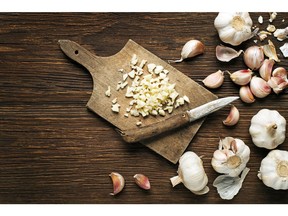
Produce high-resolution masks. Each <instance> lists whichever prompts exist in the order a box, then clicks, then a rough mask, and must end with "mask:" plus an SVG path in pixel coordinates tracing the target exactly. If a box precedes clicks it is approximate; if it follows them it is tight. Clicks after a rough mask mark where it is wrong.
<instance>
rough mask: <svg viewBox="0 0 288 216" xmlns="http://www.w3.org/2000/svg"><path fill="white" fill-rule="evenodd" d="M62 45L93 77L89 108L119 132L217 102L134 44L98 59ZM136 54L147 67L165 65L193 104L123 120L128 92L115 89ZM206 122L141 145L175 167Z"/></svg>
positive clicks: (68, 43)
mask: <svg viewBox="0 0 288 216" xmlns="http://www.w3.org/2000/svg"><path fill="white" fill-rule="evenodd" d="M59 43H60V47H61V49H62V50H63V51H64V53H65V54H66V55H67V56H68V57H70V58H71V59H73V60H75V61H76V62H78V63H80V64H82V65H83V66H84V67H85V68H87V70H88V71H89V72H90V74H91V76H92V77H93V92H92V95H91V98H90V99H89V101H88V103H87V107H88V108H89V109H91V110H92V111H94V112H95V113H97V114H98V115H99V116H101V117H102V118H104V119H106V120H107V121H108V122H110V123H111V124H113V125H114V126H115V127H117V128H119V129H120V130H126V129H131V128H135V130H141V127H139V126H137V125H136V122H138V121H139V120H141V122H142V126H145V125H149V124H153V123H155V122H159V121H163V120H164V119H165V118H168V117H170V116H171V115H173V114H178V113H180V112H183V111H185V110H188V109H192V108H194V107H197V106H199V105H202V104H204V103H207V102H209V101H211V100H214V99H216V98H217V96H216V95H214V94H212V93H211V92H210V91H208V90H207V89H205V88H204V87H202V86H201V85H199V84H198V83H196V82H195V81H193V80H192V79H190V78H189V77H188V76H186V75H185V74H183V73H182V72H180V71H178V70H177V69H175V68H174V67H173V66H172V65H170V64H168V63H167V62H166V61H163V60H161V59H160V58H159V57H157V56H156V55H154V54H153V53H151V52H149V51H148V50H146V49H145V48H143V47H142V46H140V45H139V44H137V43H135V42H134V41H132V40H129V41H128V42H127V44H126V45H125V46H124V48H123V49H122V50H120V51H119V52H118V53H117V54H115V55H113V56H110V57H99V56H96V55H94V54H92V53H91V52H89V51H88V50H86V49H85V48H83V47H82V46H80V45H79V44H77V43H75V42H72V41H69V40H60V41H59ZM133 54H136V55H137V57H138V59H139V61H141V60H143V59H145V60H147V64H149V63H154V64H156V65H162V66H163V67H164V68H165V69H167V70H169V75H168V77H169V80H170V83H176V87H175V88H176V90H177V92H178V93H179V95H180V96H184V95H187V96H188V97H189V99H190V103H189V104H187V103H185V105H183V106H181V107H179V108H177V109H174V111H173V112H172V114H167V115H166V116H165V117H162V116H157V117H154V116H148V117H145V118H143V117H141V116H140V117H134V116H129V117H128V118H126V117H124V114H125V113H126V107H128V106H129V102H130V100H131V99H130V98H126V97H125V93H126V88H124V89H120V90H118V91H117V90H116V87H117V83H118V82H119V81H122V76H123V73H121V72H119V69H124V71H126V72H129V71H130V70H131V69H130V66H129V63H130V60H131V57H132V55H133ZM147 64H146V65H145V66H144V70H146V71H147ZM131 82H132V80H131V79H129V78H128V83H129V84H131ZM129 84H128V85H129ZM108 86H110V88H111V96H110V97H107V96H105V92H106V91H107V89H108ZM114 98H117V101H118V103H119V104H120V105H121V108H120V112H119V113H115V112H112V110H111V105H112V100H113V99H114ZM203 121H204V119H201V120H198V121H196V122H193V123H191V124H190V125H189V126H187V127H183V128H179V129H176V130H173V131H170V132H167V133H164V134H162V135H160V136H157V137H153V138H151V139H148V140H145V141H141V143H142V144H144V145H146V146H147V147H148V148H150V149H152V150H153V151H155V152H157V153H158V154H160V155H161V156H163V157H164V158H166V159H168V160H169V161H171V162H172V163H176V162H177V161H178V160H179V158H180V156H181V155H182V154H183V152H184V151H185V149H186V148H187V146H188V145H189V143H190V142H191V140H192V139H193V137H194V135H195V134H196V133H197V131H198V129H199V128H200V126H201V125H202V123H203ZM119 137H120V135H119ZM129 145H133V144H129Z"/></svg>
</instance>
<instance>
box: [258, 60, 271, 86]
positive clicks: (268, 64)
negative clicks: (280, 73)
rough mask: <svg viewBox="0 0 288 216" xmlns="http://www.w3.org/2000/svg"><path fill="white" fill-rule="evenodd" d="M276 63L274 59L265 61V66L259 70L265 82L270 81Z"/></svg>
mask: <svg viewBox="0 0 288 216" xmlns="http://www.w3.org/2000/svg"><path fill="white" fill-rule="evenodd" d="M274 63H275V62H274V60H273V59H265V60H264V62H263V64H262V65H261V67H260V68H259V74H260V76H261V77H262V78H263V79H264V80H265V81H268V80H269V79H270V77H271V74H272V68H273V66H274Z"/></svg>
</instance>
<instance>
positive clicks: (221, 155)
mask: <svg viewBox="0 0 288 216" xmlns="http://www.w3.org/2000/svg"><path fill="white" fill-rule="evenodd" d="M249 159H250V149H249V147H248V146H247V145H246V144H245V143H244V142H243V141H242V140H241V139H237V138H236V139H234V138H233V137H225V138H224V139H222V140H220V142H219V148H218V150H216V151H215V152H214V154H213V158H212V161H211V164H212V167H213V169H214V170H215V171H216V172H218V173H223V174H227V175H229V176H231V177H235V176H238V175H239V174H240V173H241V172H242V170H243V169H244V168H245V167H246V164H247V163H248V161H249Z"/></svg>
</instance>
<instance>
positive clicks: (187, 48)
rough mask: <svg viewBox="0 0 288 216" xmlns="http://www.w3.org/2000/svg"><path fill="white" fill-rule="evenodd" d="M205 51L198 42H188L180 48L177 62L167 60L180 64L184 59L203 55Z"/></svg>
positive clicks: (202, 45)
mask: <svg viewBox="0 0 288 216" xmlns="http://www.w3.org/2000/svg"><path fill="white" fill-rule="evenodd" d="M204 50H205V46H204V44H203V43H202V42H201V41H199V40H190V41H188V42H187V43H186V44H185V45H184V46H183V48H182V51H181V58H180V59H179V60H168V62H169V63H171V62H175V63H177V62H182V61H183V60H184V59H187V58H192V57H194V56H197V55H200V54H203V53H204Z"/></svg>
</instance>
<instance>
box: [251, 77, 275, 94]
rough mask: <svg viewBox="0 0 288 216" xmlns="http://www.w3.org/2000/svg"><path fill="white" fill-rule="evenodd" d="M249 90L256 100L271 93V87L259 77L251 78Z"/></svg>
mask: <svg viewBox="0 0 288 216" xmlns="http://www.w3.org/2000/svg"><path fill="white" fill-rule="evenodd" d="M250 89H251V92H252V94H253V95H255V96H256V97H258V98H264V97H266V96H268V95H269V94H270V93H271V87H270V86H269V85H268V83H267V82H266V81H265V80H264V79H262V78H260V77H256V76H254V77H252V79H251V81H250Z"/></svg>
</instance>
